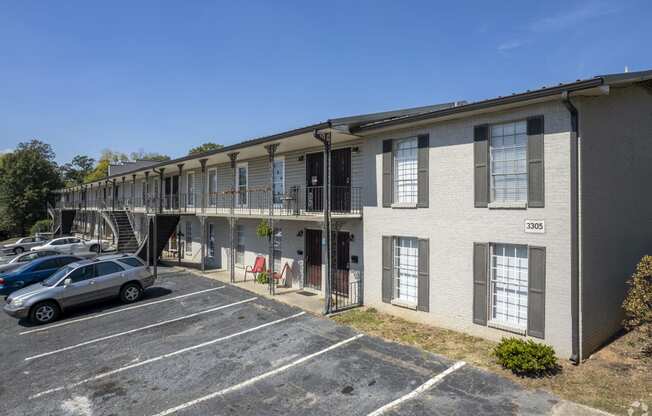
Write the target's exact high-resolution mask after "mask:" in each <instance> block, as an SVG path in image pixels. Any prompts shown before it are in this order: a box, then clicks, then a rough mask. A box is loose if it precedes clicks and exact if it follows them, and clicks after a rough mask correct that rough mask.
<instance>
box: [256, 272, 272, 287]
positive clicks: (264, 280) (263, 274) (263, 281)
mask: <svg viewBox="0 0 652 416" xmlns="http://www.w3.org/2000/svg"><path fill="white" fill-rule="evenodd" d="M256 281H257V282H258V283H261V284H263V285H266V284H267V283H269V276H268V275H267V272H261V273H258V276H257V277H256Z"/></svg>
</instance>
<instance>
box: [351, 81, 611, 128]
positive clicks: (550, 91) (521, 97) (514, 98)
mask: <svg viewBox="0 0 652 416" xmlns="http://www.w3.org/2000/svg"><path fill="white" fill-rule="evenodd" d="M603 84H604V79H603V78H601V77H597V78H592V79H589V80H584V81H577V82H573V83H569V84H562V85H558V86H555V87H550V88H542V89H539V90H536V91H527V92H524V93H520V94H513V95H510V96H507V97H498V98H492V99H489V100H484V101H478V102H475V103H470V104H464V105H459V106H457V107H451V108H447V109H443V110H437V111H432V112H429V113H422V114H417V115H414V116H406V117H398V118H395V119H392V120H388V121H384V122H380V123H370V124H367V125H363V126H359V127H357V128H355V129H352V132H353V133H357V132H366V131H371V130H376V129H380V128H385V127H390V126H394V125H398V124H404V123H411V122H416V121H423V120H429V119H435V118H439V117H444V116H449V115H451V114H460V113H465V112H469V111H477V110H482V109H485V108H490V107H495V106H498V105H506V104H513V103H519V102H522V101H528V100H534V99H538V98H545V97H550V96H558V95H559V94H563V93H564V92H566V93H570V92H572V91H578V90H584V89H588V88H593V87H598V86H600V85H603Z"/></svg>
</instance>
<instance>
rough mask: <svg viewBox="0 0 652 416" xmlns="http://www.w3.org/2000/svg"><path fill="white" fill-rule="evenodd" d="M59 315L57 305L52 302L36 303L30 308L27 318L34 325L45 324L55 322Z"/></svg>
mask: <svg viewBox="0 0 652 416" xmlns="http://www.w3.org/2000/svg"><path fill="white" fill-rule="evenodd" d="M60 313H61V311H60V310H59V305H57V304H56V303H54V302H52V301H45V302H41V303H37V304H36V305H34V306H33V307H32V310H31V311H30V313H29V318H30V319H31V321H32V322H34V323H35V324H47V323H49V322H52V321H56V320H57V318H59V314H60Z"/></svg>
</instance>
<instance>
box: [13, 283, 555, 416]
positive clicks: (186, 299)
mask: <svg viewBox="0 0 652 416" xmlns="http://www.w3.org/2000/svg"><path fill="white" fill-rule="evenodd" d="M0 341H1V345H2V348H3V353H2V357H3V359H2V360H1V362H0V372H1V373H2V374H3V382H2V383H1V384H0V397H2V399H1V400H0V414H3V415H32V414H33V415H43V414H47V415H93V416H95V415H146V416H147V415H151V416H154V415H156V416H163V415H168V414H179V415H209V414H238V415H262V414H264V415H306V414H310V415H331V414H344V413H346V414H355V415H368V414H373V415H381V414H407V415H420V414H424V413H428V414H455V413H459V414H504V413H522V414H547V413H548V412H549V411H550V409H551V408H552V406H553V405H554V403H555V399H554V398H553V397H550V396H548V395H546V394H544V393H530V392H527V391H523V390H521V389H520V388H518V387H517V386H515V385H514V384H512V383H510V382H508V381H506V380H504V379H501V378H499V377H496V376H493V375H491V374H487V373H484V372H482V371H480V370H477V369H474V368H471V367H470V366H467V365H464V363H460V362H454V361H451V360H448V359H445V358H443V357H438V356H435V355H432V354H429V353H425V352H423V351H420V350H417V349H413V348H409V347H405V346H400V345H397V344H392V343H387V342H384V341H382V340H379V339H375V338H371V337H367V336H362V335H361V334H358V333H356V332H355V331H353V330H352V329H350V328H348V327H343V326H340V325H337V324H335V323H334V322H332V321H331V320H328V319H324V318H321V317H316V316H312V315H310V314H307V313H305V312H303V311H301V310H299V309H297V308H293V307H291V306H288V305H285V304H282V303H278V302H275V301H273V300H269V299H266V298H261V297H257V296H256V295H253V294H252V293H250V292H247V291H244V290H242V289H239V288H236V287H233V286H230V285H228V284H224V283H221V282H217V281H214V280H210V279H206V278H201V277H197V276H195V275H192V274H189V273H183V272H175V271H171V270H168V271H165V270H164V271H163V273H162V276H161V277H160V280H159V281H158V282H157V284H156V286H155V287H153V288H151V289H149V290H148V293H147V296H146V297H145V299H143V300H142V301H140V302H138V303H136V304H133V305H129V306H125V305H120V304H119V303H116V302H107V303H106V304H103V305H99V306H98V307H96V308H94V309H92V310H89V309H83V310H78V311H76V312H74V313H72V314H68V315H66V316H64V317H63V319H62V320H61V321H59V322H57V323H53V324H50V325H48V326H43V327H30V326H27V325H24V324H23V325H20V324H17V322H16V321H15V320H13V319H11V318H9V317H7V316H2V317H1V318H0ZM462 409H465V410H468V411H462Z"/></svg>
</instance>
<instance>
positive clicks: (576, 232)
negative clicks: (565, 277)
mask: <svg viewBox="0 0 652 416" xmlns="http://www.w3.org/2000/svg"><path fill="white" fill-rule="evenodd" d="M561 99H562V102H563V103H564V105H565V106H566V109H567V110H568V112H569V113H570V117H571V143H570V153H571V332H572V333H571V356H570V360H571V361H572V362H573V363H574V364H575V365H577V364H579V363H580V362H581V360H582V343H581V336H580V332H581V316H582V307H581V304H580V303H581V295H580V291H581V282H580V276H581V273H580V267H581V262H580V239H581V236H580V203H581V200H580V173H581V170H580V157H579V152H580V142H579V141H580V140H579V139H580V125H579V112H578V111H577V107H575V105H573V103H572V102H571V100H570V96H569V93H568V91H564V92H563V93H562V96H561Z"/></svg>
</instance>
